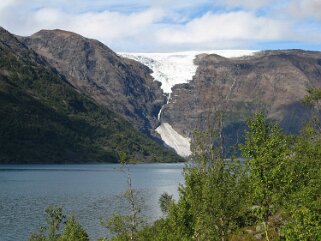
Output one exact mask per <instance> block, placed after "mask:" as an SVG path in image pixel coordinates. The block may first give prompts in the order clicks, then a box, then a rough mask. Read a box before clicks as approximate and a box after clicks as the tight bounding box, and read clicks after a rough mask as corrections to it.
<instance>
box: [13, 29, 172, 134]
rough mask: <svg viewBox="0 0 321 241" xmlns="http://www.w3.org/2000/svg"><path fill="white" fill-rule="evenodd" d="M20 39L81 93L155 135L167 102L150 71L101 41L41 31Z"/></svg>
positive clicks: (60, 31) (69, 34) (142, 129)
mask: <svg viewBox="0 0 321 241" xmlns="http://www.w3.org/2000/svg"><path fill="white" fill-rule="evenodd" d="M19 39H20V40H21V41H22V42H23V43H24V44H26V45H27V46H29V47H30V48H31V49H33V50H34V51H35V52H37V53H38V54H39V55H41V56H43V57H44V58H45V59H46V60H47V61H48V62H49V63H50V64H51V65H52V66H53V67H55V68H56V69H57V70H58V71H59V72H60V73H61V74H63V75H64V76H65V78H66V79H67V80H68V81H69V83H70V84H71V85H72V86H74V87H75V88H76V89H78V90H79V91H80V92H83V93H86V94H87V95H88V96H89V97H91V98H93V99H94V100H95V101H96V102H97V103H99V104H102V105H105V106H108V107H109V108H111V109H112V110H114V111H115V112H117V113H120V114H121V115H122V116H123V117H124V118H125V119H127V120H128V121H129V122H130V123H131V124H133V125H134V126H136V127H137V128H138V129H140V130H141V131H143V132H144V133H148V134H150V133H153V130H154V128H155V127H156V126H157V124H158V122H157V114H158V112H159V110H160V108H161V106H162V105H163V103H165V101H166V98H165V97H164V95H163V93H162V91H161V89H160V83H159V82H156V81H154V79H153V78H152V77H151V75H150V73H151V70H150V69H149V68H148V67H146V66H144V65H143V64H140V63H138V62H136V61H134V60H129V59H126V58H122V57H120V56H118V55H117V54H116V53H115V52H113V51H112V50H111V49H109V48H108V47H106V46H105V45H104V44H102V43H100V42H99V41H97V40H92V39H87V38H84V37H82V36H80V35H78V34H75V33H71V32H67V31H62V30H52V31H49V30H41V31H39V32H37V33H35V34H34V35H32V36H30V37H26V38H23V37H20V38H19Z"/></svg>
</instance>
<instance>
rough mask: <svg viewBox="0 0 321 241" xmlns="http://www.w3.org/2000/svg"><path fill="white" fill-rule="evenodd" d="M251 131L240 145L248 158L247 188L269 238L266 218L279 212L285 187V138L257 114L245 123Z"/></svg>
mask: <svg viewBox="0 0 321 241" xmlns="http://www.w3.org/2000/svg"><path fill="white" fill-rule="evenodd" d="M248 125H249V128H250V130H249V131H248V132H246V135H245V144H244V145H241V150H242V153H243V155H244V156H245V157H248V158H250V159H249V160H248V161H247V165H248V167H249V170H250V172H249V178H250V180H251V182H250V187H251V189H252V190H253V193H252V200H253V202H252V204H253V205H255V206H254V208H253V211H254V213H255V215H256V217H257V218H258V220H259V221H260V222H262V223H263V224H264V226H265V233H266V238H267V239H269V238H268V221H269V218H270V217H271V216H272V215H274V214H275V213H276V211H278V207H279V206H278V205H279V204H280V201H281V200H282V198H283V197H282V195H283V194H284V193H285V192H286V190H285V189H284V188H285V187H286V186H287V183H286V181H287V179H286V173H285V170H286V166H287V165H288V160H289V158H288V155H289V153H290V152H289V148H288V144H287V138H286V136H285V135H284V134H282V133H281V130H280V129H279V127H278V126H277V125H270V124H268V123H267V121H266V119H265V117H264V116H263V114H261V113H259V114H257V115H256V117H255V118H254V119H251V120H249V122H248Z"/></svg>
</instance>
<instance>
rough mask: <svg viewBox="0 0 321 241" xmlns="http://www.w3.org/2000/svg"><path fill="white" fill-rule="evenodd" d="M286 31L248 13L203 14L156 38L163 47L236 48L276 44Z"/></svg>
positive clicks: (263, 18)
mask: <svg viewBox="0 0 321 241" xmlns="http://www.w3.org/2000/svg"><path fill="white" fill-rule="evenodd" d="M288 27H289V26H288V25H287V24H286V23H283V22H280V21H277V20H273V19H268V18H265V17H258V16H255V15H254V14H252V13H249V12H231V13H222V14H213V13H207V14H205V15H203V16H202V17H200V18H197V19H194V20H192V21H190V22H189V23H187V24H186V25H184V26H181V25H179V26H175V27H173V26H168V27H167V28H165V29H163V30H162V31H160V33H159V34H158V36H159V39H160V41H162V42H163V43H164V44H166V43H167V44H168V43H172V44H177V45H179V44H187V43H190V44H192V45H207V46H210V45H211V44H220V43H221V44H222V43H228V44H232V45H235V46H231V47H236V46H238V45H240V44H244V41H250V42H253V41H269V40H272V41H273V40H280V39H282V37H284V36H285V35H286V34H287V32H288V31H287V29H288ZM218 47H219V48H220V46H218Z"/></svg>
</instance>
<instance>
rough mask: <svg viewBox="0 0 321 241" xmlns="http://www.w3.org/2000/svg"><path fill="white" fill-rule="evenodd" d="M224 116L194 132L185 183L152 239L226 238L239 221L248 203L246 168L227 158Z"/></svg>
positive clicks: (199, 239) (185, 172) (157, 224)
mask: <svg viewBox="0 0 321 241" xmlns="http://www.w3.org/2000/svg"><path fill="white" fill-rule="evenodd" d="M222 126H223V125H222V115H220V114H218V115H217V119H216V120H215V122H214V123H213V125H212V126H210V127H209V128H208V130H206V131H204V132H195V134H194V137H193V140H194V141H193V145H192V146H193V148H192V150H193V161H192V164H190V165H187V166H186V167H185V169H184V178H185V185H184V186H181V187H180V188H179V200H178V202H177V203H174V202H172V203H171V205H169V206H168V209H167V217H166V218H163V219H161V220H159V221H158V222H157V223H156V224H155V226H154V228H155V229H156V230H157V231H158V233H159V235H157V237H155V239H152V240H173V241H175V240H186V241H187V240H197V241H201V240H206V241H207V240H222V241H223V240H227V239H228V236H229V234H230V232H231V231H232V230H234V229H235V228H237V227H238V226H239V224H240V222H239V217H240V216H241V213H242V211H243V208H244V205H245V203H246V201H245V199H244V197H246V195H244V194H245V192H246V191H245V190H246V186H245V184H246V181H245V180H246V171H245V169H244V168H243V167H242V165H240V163H239V162H237V161H234V160H227V159H225V158H224V149H223V133H222Z"/></svg>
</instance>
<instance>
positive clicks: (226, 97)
mask: <svg viewBox="0 0 321 241" xmlns="http://www.w3.org/2000/svg"><path fill="white" fill-rule="evenodd" d="M194 61H195V64H196V65H198V68H197V71H196V74H195V76H194V77H193V80H192V81H191V82H189V83H185V84H180V85H176V86H174V87H173V89H172V91H173V92H172V98H171V100H170V102H169V104H167V105H166V106H165V107H164V108H163V111H162V117H161V121H162V122H166V123H169V124H170V125H171V126H172V127H173V128H174V129H175V130H176V131H177V132H178V133H180V134H181V135H183V136H185V137H190V136H191V133H192V131H193V130H194V129H203V128H206V126H207V122H208V120H209V119H211V113H214V112H215V111H223V112H224V113H225V116H226V120H225V126H226V128H227V131H232V130H233V132H235V130H236V129H237V128H238V127H240V126H242V127H244V123H245V121H246V119H247V118H248V117H250V116H251V115H252V114H253V113H254V112H256V111H263V112H264V113H265V114H266V115H267V116H268V118H270V119H273V120H278V121H280V124H281V127H283V128H284V129H285V130H286V131H288V132H297V131H298V130H299V128H300V126H301V125H302V123H303V122H304V120H305V119H306V118H307V114H308V113H307V112H308V110H307V108H306V107H304V106H302V104H301V102H300V101H301V99H302V98H303V97H304V96H305V95H306V93H307V92H306V89H307V88H311V87H321V53H320V52H309V51H301V50H285V51H264V52H258V53H256V54H254V55H253V56H247V57H239V58H230V59H229V58H224V57H221V56H219V55H215V54H211V55H206V54H203V55H198V56H197V58H196V59H195V60H194ZM240 129H241V128H240Z"/></svg>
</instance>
